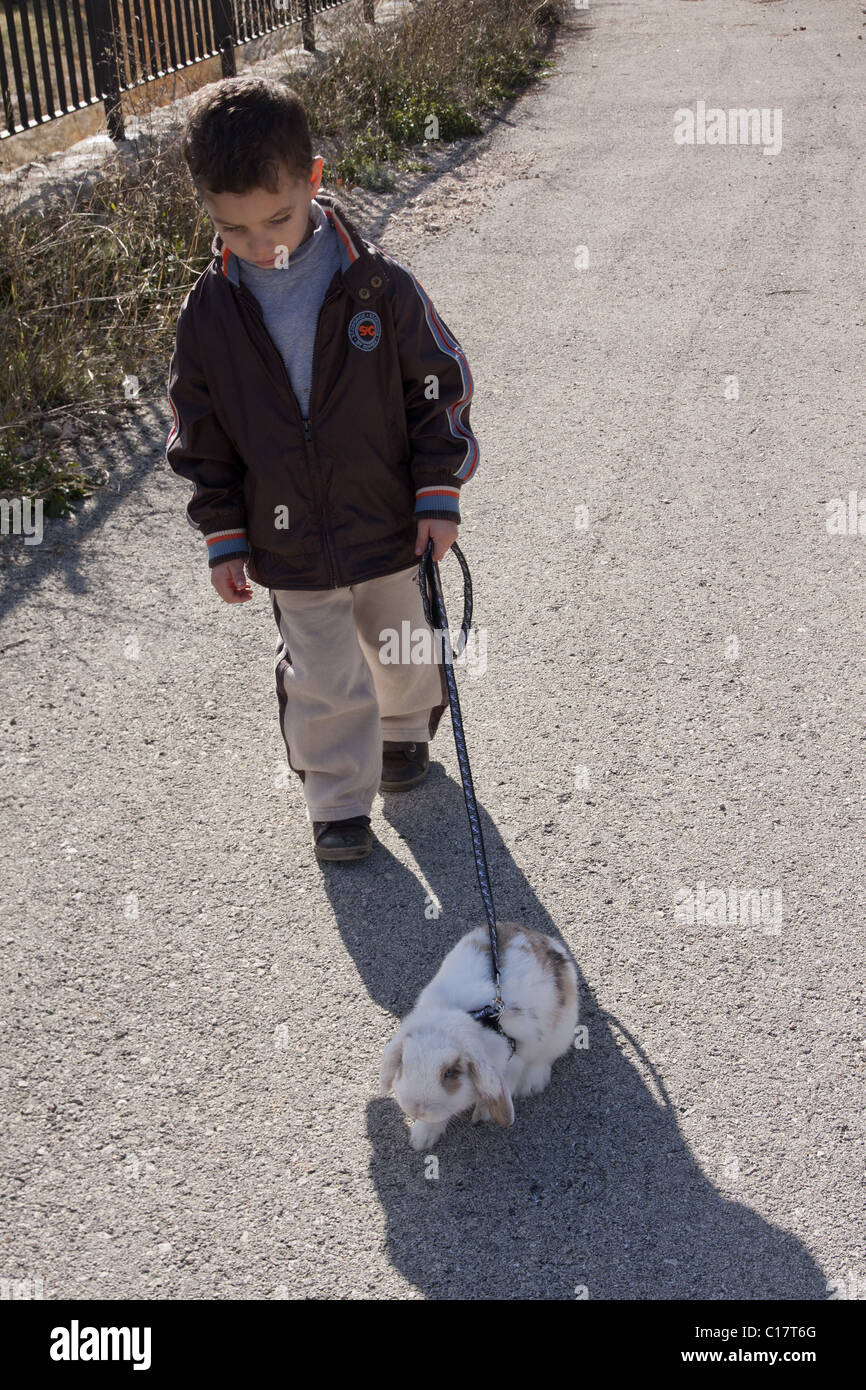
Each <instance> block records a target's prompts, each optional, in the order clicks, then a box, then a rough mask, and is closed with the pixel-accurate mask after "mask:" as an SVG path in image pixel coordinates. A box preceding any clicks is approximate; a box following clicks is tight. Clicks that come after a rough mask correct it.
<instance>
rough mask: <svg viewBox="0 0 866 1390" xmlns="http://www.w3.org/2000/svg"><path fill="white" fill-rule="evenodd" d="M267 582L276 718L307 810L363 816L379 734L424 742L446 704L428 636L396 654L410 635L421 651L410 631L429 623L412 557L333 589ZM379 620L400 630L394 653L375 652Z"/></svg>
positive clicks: (378, 756)
mask: <svg viewBox="0 0 866 1390" xmlns="http://www.w3.org/2000/svg"><path fill="white" fill-rule="evenodd" d="M268 592H269V593H270V595H271V601H272V603H273V608H274V618H275V619H276V623H277V627H278V629H279V634H280V635H279V639H278V641H277V651H276V683H277V699H278V701H279V709H280V725H281V728H282V732H283V739H284V740H285V744H286V753H287V755H288V760H289V767H290V768H291V769H292V771H293V772H296V773H297V774H298V776H299V777H300V779H301V782H302V784H303V790H304V797H305V800H306V803H307V818H308V820H310V821H328V820H345V819H346V818H347V817H348V816H368V815H369V814H370V811H371V808H372V805H373V798H374V797H375V795H376V793H377V792H378V790H379V782H380V781H381V777H382V740H383V739H389V740H391V739H393V740H395V741H398V742H400V741H403V740H406V741H413V742H419V743H423V742H429V741H430V740H431V739H432V738H433V736H434V734H435V733H436V729H437V727H438V725H439V720H440V719H441V717H442V714H443V712H444V710H445V709H446V708H447V707H448V687H447V685H446V683H445V670H444V666H443V664H442V660H441V649H440V648H439V647H438V646H437V644H436V642H435V641H434V640H433V639H432V636H431V639H430V640H429V642H428V643H427V644H426V656H427V658H428V659H427V660H422V661H417V660H416V661H410V660H408V659H405V657H406V653H407V649H410V645H411V643H412V640H413V639H414V650H415V652H416V655H418V654H420V655H425V653H424V651H419V643H420V642H421V641H422V640H423V639H420V638H418V637H417V636H416V634H417V633H419V632H421V631H423V630H427V631H428V632H429V631H430V625H429V623H428V622H427V619H426V618H425V616H424V608H423V605H422V601H421V592H420V590H419V588H418V565H417V564H415V565H412V566H411V568H409V569H403V570H398V571H397V572H396V573H394V574H386V575H383V576H381V577H380V578H378V579H368V580H365V581H364V582H363V583H361V584H350V585H348V586H347V587H346V588H343V589H270V590H269V591H268ZM406 622H408V625H409V626H408V628H405V627H404V626H403V625H404V624H405V623H406ZM384 629H390V630H392V631H393V632H395V633H397V634H400V635H401V646H402V654H403V656H404V659H403V660H400V661H398V662H396V663H389V662H387V661H383V660H380V652H381V653H382V654H383V655H386V656H387V654H388V652H387V647H386V640H387V639H385V638H381V639H380V633H382V632H383V630H384ZM404 637H405V638H408V639H409V640H406V641H403V640H402V639H403V638H404ZM437 658H438V659H437Z"/></svg>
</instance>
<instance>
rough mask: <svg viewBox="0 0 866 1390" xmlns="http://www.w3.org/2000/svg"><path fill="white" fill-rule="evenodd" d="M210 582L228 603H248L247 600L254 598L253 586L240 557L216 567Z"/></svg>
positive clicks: (212, 571)
mask: <svg viewBox="0 0 866 1390" xmlns="http://www.w3.org/2000/svg"><path fill="white" fill-rule="evenodd" d="M210 582H211V584H213V586H214V588H215V589H216V591H217V593H218V594H219V596H220V598H221V599H224V600H225V602H226V603H246V601H247V599H250V598H252V596H253V589H252V585H251V584H250V581H249V580H248V579H247V572H246V570H245V569H244V562H243V560H242V559H241V557H240V556H239V555H237V556H235V558H234V560H226V561H225V562H224V563H223V564H221V565H214V567H213V569H212V570H211V572H210Z"/></svg>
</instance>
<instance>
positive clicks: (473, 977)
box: [379, 922, 578, 1149]
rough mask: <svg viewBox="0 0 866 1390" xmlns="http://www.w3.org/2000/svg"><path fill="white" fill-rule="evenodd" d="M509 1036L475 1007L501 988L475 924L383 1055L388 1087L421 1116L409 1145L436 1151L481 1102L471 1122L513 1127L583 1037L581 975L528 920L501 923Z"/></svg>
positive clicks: (383, 1082) (383, 1081) (384, 1088)
mask: <svg viewBox="0 0 866 1390" xmlns="http://www.w3.org/2000/svg"><path fill="white" fill-rule="evenodd" d="M497 937H498V941H499V961H500V979H501V985H502V998H503V1000H504V1002H505V1009H504V1011H503V1013H502V1016H501V1019H500V1023H501V1026H502V1028H503V1030H504V1031H505V1032H506V1033H507V1034H508V1035H509V1037H512V1038H514V1040H515V1042H516V1044H517V1046H516V1048H515V1051H514V1055H513V1056H512V1055H511V1049H510V1045H509V1043H508V1041H507V1040H506V1038H504V1037H503V1036H502V1034H501V1033H498V1032H496V1030H495V1029H494V1028H489V1027H485V1025H484V1024H482V1023H479V1022H478V1021H477V1020H476V1019H474V1018H472V1016H471V1014H470V1013H469V1010H470V1009H472V1010H474V1009H480V1008H482V1007H483V1006H484V1005H485V1004H489V1003H490V1002H491V1000H492V998H493V994H494V983H493V969H492V965H491V956H490V939H489V936H488V931H487V928H486V927H476V928H475V930H474V931H470V932H467V934H466V935H465V936H464V937H462V938H461V939H460V941H458V942H457V945H456V946H455V947H454V948H453V950H451V951H449V953H448V955H447V956H446V957H445V959H444V961H443V962H442V965H441V966H440V968H439V971H438V973H437V974H436V975H435V976H434V977H433V979H432V980H431V981H430V983H429V985H427V986H426V988H425V989H423V990H422V991H421V994H420V995H419V996H418V1000H417V1002H416V1004H415V1007H414V1009H413V1010H412V1011H411V1013H409V1014H407V1016H406V1018H404V1020H403V1022H402V1023H401V1024H400V1027H399V1028H398V1029H397V1032H396V1034H395V1036H394V1038H393V1039H392V1041H391V1042H389V1043H388V1045H387V1047H386V1048H385V1051H384V1053H383V1055H382V1068H381V1074H380V1078H379V1080H380V1090H381V1094H382V1095H383V1096H387V1095H388V1093H389V1092H390V1090H391V1088H392V1086H393V1089H394V1095H395V1096H396V1098H397V1102H398V1104H399V1106H400V1108H401V1110H402V1111H403V1112H404V1114H406V1115H407V1116H409V1117H410V1118H412V1119H413V1120H414V1121H415V1123H414V1124H413V1126H412V1131H411V1135H410V1138H409V1143H410V1144H411V1146H412V1148H413V1149H431V1148H432V1147H433V1145H434V1144H435V1143H436V1141H437V1140H438V1139H440V1138H441V1136H442V1134H443V1133H444V1132H445V1128H446V1126H447V1124H448V1121H449V1120H450V1119H451V1117H452V1116H453V1115H459V1114H460V1113H461V1112H462V1111H464V1110H467V1109H468V1108H469V1106H470V1105H472V1106H474V1109H473V1112H472V1123H473V1124H477V1123H478V1122H479V1120H488V1119H489V1120H492V1121H493V1122H494V1123H495V1124H497V1125H502V1126H503V1127H506V1126H508V1125H511V1124H513V1123H514V1105H513V1103H512V1102H513V1101H514V1100H515V1099H516V1098H517V1097H519V1096H528V1095H533V1094H535V1093H536V1092H538V1091H543V1090H544V1088H545V1086H546V1085H547V1083H548V1081H549V1080H550V1068H551V1065H552V1064H553V1062H555V1061H556V1059H557V1057H561V1056H562V1055H563V1053H565V1052H567V1051H568V1049H569V1047H570V1046H571V1045H572V1043H573V1042H574V1036H575V1028H576V1026H577V1014H578V1003H577V971H576V969H575V966H574V962H573V961H572V959H571V957H570V956H569V954H568V952H567V951H566V949H565V947H564V946H563V945H562V943H561V942H559V941H556V940H554V938H553V937H551V936H546V935H545V934H544V933H543V932H539V931H534V930H533V929H532V928H530V927H525V926H522V925H521V924H520V923H519V922H499V923H497Z"/></svg>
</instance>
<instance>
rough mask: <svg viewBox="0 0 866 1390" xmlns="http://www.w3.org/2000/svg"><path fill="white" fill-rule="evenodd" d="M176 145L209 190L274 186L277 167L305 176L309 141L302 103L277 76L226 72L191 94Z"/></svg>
mask: <svg viewBox="0 0 866 1390" xmlns="http://www.w3.org/2000/svg"><path fill="white" fill-rule="evenodd" d="M181 151H182V153H183V157H184V159H185V160H186V162H187V166H188V167H189V171H190V174H191V175H192V179H193V182H194V183H195V185H196V187H197V188H199V190H201V188H202V187H203V188H204V189H205V191H206V192H211V193H249V191H250V190H251V189H253V188H264V189H267V191H268V192H269V193H276V192H277V182H278V170H279V166H280V165H281V164H284V165H286V166H287V167H288V170H289V174H290V176H291V177H293V178H298V179H307V178H309V175H310V168H311V166H312V163H313V146H312V141H311V140H310V127H309V124H308V122H307V113H306V111H305V110H304V103H303V102H302V101H301V98H300V97H299V96H298V94H297V92H295V91H293V90H292V88H291V87H287V86H286V85H285V84H284V83H282V82H269V81H267V80H266V79H264V78H260V77H226V78H224V79H223V81H222V82H218V83H212V84H210V85H209V86H207V87H204V88H202V90H201V91H200V92H199V94H198V95H197V96H196V98H195V99H194V101H193V103H192V106H191V108H190V111H189V115H188V117H187V122H186V126H185V128H184V132H183V139H182V141H181Z"/></svg>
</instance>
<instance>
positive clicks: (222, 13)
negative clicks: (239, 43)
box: [211, 0, 237, 77]
mask: <svg viewBox="0 0 866 1390" xmlns="http://www.w3.org/2000/svg"><path fill="white" fill-rule="evenodd" d="M211 16H212V18H213V32H214V42H215V43H216V46H217V48H218V49H219V54H220V67H221V68H222V75H223V77H234V76H235V75H236V73H237V69H236V67H235V32H234V16H233V14H232V0H211Z"/></svg>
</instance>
